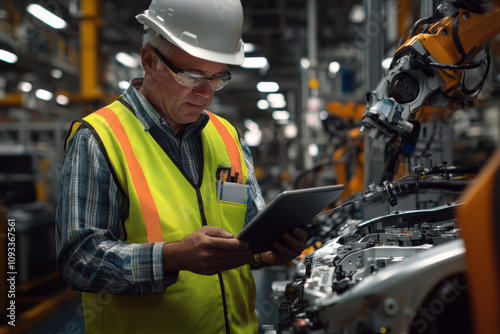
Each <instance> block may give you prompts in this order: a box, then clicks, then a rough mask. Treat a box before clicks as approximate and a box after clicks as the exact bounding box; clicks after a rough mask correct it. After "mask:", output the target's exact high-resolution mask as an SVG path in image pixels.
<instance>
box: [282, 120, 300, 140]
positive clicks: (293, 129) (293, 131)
mask: <svg viewBox="0 0 500 334" xmlns="http://www.w3.org/2000/svg"><path fill="white" fill-rule="evenodd" d="M297 132H298V131H297V125H295V123H292V122H290V123H288V124H287V125H286V126H285V128H284V129H283V133H284V135H285V138H288V139H293V138H295V137H297Z"/></svg>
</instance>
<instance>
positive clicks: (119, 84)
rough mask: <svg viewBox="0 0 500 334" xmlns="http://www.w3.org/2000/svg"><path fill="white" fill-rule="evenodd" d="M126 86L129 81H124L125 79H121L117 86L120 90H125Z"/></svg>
mask: <svg viewBox="0 0 500 334" xmlns="http://www.w3.org/2000/svg"><path fill="white" fill-rule="evenodd" d="M128 86H130V82H128V81H126V80H122V81H120V82H119V83H118V87H120V89H121V90H125V89H127V88H128Z"/></svg>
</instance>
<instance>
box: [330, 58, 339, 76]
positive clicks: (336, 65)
mask: <svg viewBox="0 0 500 334" xmlns="http://www.w3.org/2000/svg"><path fill="white" fill-rule="evenodd" d="M339 70H340V63H339V62H338V61H332V62H331V63H330V64H329V65H328V73H330V74H332V75H335V74H337V73H338V72H339Z"/></svg>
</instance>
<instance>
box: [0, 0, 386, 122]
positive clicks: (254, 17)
mask: <svg viewBox="0 0 500 334" xmlns="http://www.w3.org/2000/svg"><path fill="white" fill-rule="evenodd" d="M2 3H3V5H2ZM2 3H0V10H1V13H2V16H3V17H4V19H5V18H6V17H9V12H10V11H11V10H15V11H16V12H19V13H21V15H22V17H23V18H21V21H22V20H26V21H27V22H28V21H30V20H31V24H25V26H28V27H30V26H31V28H35V29H34V30H35V32H32V33H31V36H32V37H34V39H33V40H31V41H30V40H26V41H25V43H24V44H27V45H22V44H23V43H22V39H20V38H19V36H15V35H16V34H19V32H16V33H15V34H12V33H11V34H10V35H9V34H5V33H2V34H1V36H0V37H2V38H0V42H1V43H2V44H3V45H4V46H5V45H7V46H8V44H10V46H14V48H13V49H14V52H16V51H19V58H20V61H19V62H18V64H17V65H16V66H12V65H9V64H7V65H6V64H5V63H3V64H0V70H1V71H2V72H3V73H5V76H7V77H8V81H9V80H10V81H12V82H13V83H14V82H15V77H16V75H17V76H19V77H20V78H23V77H26V75H27V73H32V74H30V75H34V76H38V78H39V79H38V80H41V81H44V80H46V81H50V80H52V79H51V77H50V75H49V73H48V72H49V70H50V68H51V66H54V65H57V64H54V61H50V60H48V61H49V63H50V64H46V63H44V60H43V59H42V57H36V56H33V53H30V52H28V51H27V50H29V48H30V45H33V44H36V43H37V42H38V40H37V39H38V37H39V36H38V35H37V34H36V28H37V26H38V27H39V26H40V23H37V24H35V23H36V22H35V21H33V20H34V19H33V18H29V15H28V14H27V13H26V7H27V6H28V5H29V4H30V3H31V1H27V0H20V1H18V0H16V1H3V2H2ZM38 3H40V4H42V5H43V4H44V3H46V5H47V6H48V7H49V9H53V10H54V11H55V12H57V13H58V14H60V15H61V16H62V17H64V18H65V19H66V20H67V21H68V24H69V25H68V28H66V29H64V31H58V33H59V34H60V35H61V36H62V37H64V38H66V39H67V40H68V41H69V42H68V43H70V44H73V45H75V46H76V47H78V45H79V43H81V41H80V38H81V36H80V34H79V19H80V17H79V15H80V16H81V13H79V6H80V5H81V4H80V2H79V1H76V0H50V1H45V2H44V1H41V2H40V1H39V2H38ZM149 3H150V1H149V0H138V1H126V2H124V1H121V0H120V1H119V0H106V1H102V2H101V15H102V21H101V25H100V29H99V36H100V39H99V44H100V48H99V50H98V52H99V58H98V59H99V60H100V64H99V66H100V70H101V71H102V75H101V79H102V85H103V89H104V90H105V91H107V92H108V93H110V94H119V92H120V90H119V89H118V88H117V87H118V86H117V83H116V82H115V81H117V80H129V79H130V77H133V76H139V75H141V73H142V72H141V70H140V69H136V70H130V69H128V68H125V67H123V66H121V65H120V64H118V63H117V62H116V60H115V56H116V53H117V52H120V51H124V52H127V53H129V54H134V53H135V54H136V56H138V51H139V49H140V44H141V36H142V27H141V26H140V24H139V23H138V22H137V21H136V19H135V15H137V14H138V13H142V12H143V11H144V10H145V9H147V8H148V6H149ZM308 3H309V1H305V0H265V1H264V0H243V1H242V5H243V10H244V20H245V21H244V29H243V40H244V42H247V43H252V44H254V46H255V50H254V51H253V52H252V53H248V54H247V57H248V56H252V57H254V56H263V57H266V58H267V60H268V63H269V67H268V68H266V69H260V70H259V69H244V68H241V67H239V66H232V67H231V71H232V73H233V80H232V81H231V83H230V84H229V85H228V86H227V87H226V88H225V89H223V90H221V91H219V92H217V93H216V98H215V99H214V102H213V111H214V112H217V111H219V112H220V113H222V114H224V115H225V116H226V117H228V118H230V119H231V120H233V121H236V122H242V121H243V120H244V119H246V118H251V119H254V120H255V121H259V120H261V121H262V122H266V120H271V118H270V113H271V110H260V109H258V108H257V101H258V100H259V99H262V98H266V94H263V93H260V92H258V91H257V89H256V84H257V82H259V81H275V82H277V83H278V84H279V85H280V93H282V94H284V95H285V96H286V98H287V100H289V101H287V108H300V105H301V104H302V105H303V101H301V100H300V98H301V88H302V87H304V86H303V82H304V75H303V73H304V70H303V69H302V68H301V66H300V61H301V59H302V58H307V57H308V56H309V55H310V53H311V51H314V52H315V54H317V59H318V66H317V68H318V71H319V72H321V73H324V72H325V71H326V70H327V67H328V64H329V63H330V62H332V61H334V60H337V61H339V62H341V63H342V61H346V60H348V62H349V66H351V67H352V68H354V69H355V70H359V69H360V68H361V66H362V61H363V59H362V58H363V56H362V55H363V51H364V50H362V45H361V47H360V46H359V44H360V43H361V44H362V42H363V41H362V40H361V39H360V37H361V38H366V37H365V36H362V34H361V35H360V32H361V31H362V29H363V22H362V21H359V22H358V23H353V20H352V14H353V10H354V9H355V8H356V7H357V8H360V6H361V5H362V4H363V1H361V0H357V1H342V0H317V1H316V4H317V7H316V10H315V11H314V12H312V15H311V16H310V17H314V20H313V21H311V20H308V15H310V14H311V12H309V13H308ZM2 6H3V8H2ZM311 22H313V23H314V24H313V25H312V26H313V28H315V29H316V31H317V32H316V34H314V36H315V38H314V43H313V44H311V38H309V34H310V27H311V25H310V23H311ZM308 24H309V25H308ZM381 24H382V23H381ZM25 30H26V27H25ZM24 34H25V36H26V35H27V34H28V35H29V33H28V32H26V31H24ZM13 36H14V37H15V38H14V39H13ZM356 38H357V39H358V40H360V41H359V43H358V45H356V43H354V42H353V41H355V40H356ZM13 41H15V42H13ZM33 42H35V43H33ZM311 46H313V47H314V46H315V50H311ZM35 54H36V53H35ZM360 55H361V56H360ZM63 71H65V76H64V77H63V78H65V79H66V80H67V81H61V82H62V83H61V84H60V85H62V86H64V88H68V87H72V88H73V89H77V87H78V82H79V81H78V71H75V68H71V67H67V68H63ZM52 81H53V80H52ZM56 89H57V87H56ZM323 94H324V95H326V96H325V98H326V99H327V100H328V99H329V98H330V97H329V96H328V91H326V93H325V91H323Z"/></svg>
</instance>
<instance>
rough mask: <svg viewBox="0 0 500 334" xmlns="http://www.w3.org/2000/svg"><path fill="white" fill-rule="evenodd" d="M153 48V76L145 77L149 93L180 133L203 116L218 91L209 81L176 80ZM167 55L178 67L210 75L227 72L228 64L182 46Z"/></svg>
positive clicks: (159, 109) (151, 99)
mask: <svg viewBox="0 0 500 334" xmlns="http://www.w3.org/2000/svg"><path fill="white" fill-rule="evenodd" d="M150 51H151V52H152V55H151V56H152V57H153V60H152V68H151V75H150V78H149V80H145V85H146V87H145V88H146V89H147V93H146V94H145V96H146V98H148V100H149V101H150V103H151V104H152V105H153V106H154V107H155V108H156V110H157V111H158V112H159V113H160V114H161V115H162V116H163V117H164V118H165V120H166V121H168V122H169V123H170V124H171V125H172V127H173V129H174V131H175V132H176V133H177V132H178V131H179V130H180V129H182V128H183V127H185V126H186V125H188V124H189V123H193V122H195V121H196V120H197V119H198V118H199V117H200V114H201V112H202V111H203V110H204V109H205V108H207V107H208V105H209V104H210V103H211V102H212V99H213V97H214V93H215V92H214V91H213V90H211V89H210V83H209V82H207V83H205V84H204V85H203V86H201V87H199V88H194V89H192V88H187V87H184V86H183V85H181V84H180V83H178V82H177V81H176V80H175V78H174V77H173V75H172V73H171V72H170V71H169V69H168V68H167V66H166V65H165V64H164V63H163V62H162V61H161V60H160V59H159V58H158V57H157V56H156V54H155V53H154V51H153V50H152V49H151V50H150ZM167 58H168V60H169V61H170V62H171V63H172V64H173V65H174V66H175V67H178V68H180V69H182V70H184V71H187V72H192V73H196V74H201V75H204V76H206V77H211V76H223V75H224V74H225V73H226V65H225V64H221V63H215V62H211V61H208V60H203V59H200V58H196V57H193V56H191V55H190V54H188V53H186V52H184V51H182V50H181V49H178V48H175V49H174V51H173V52H172V54H170V55H169V56H168V57H167Z"/></svg>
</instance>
